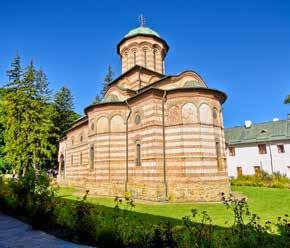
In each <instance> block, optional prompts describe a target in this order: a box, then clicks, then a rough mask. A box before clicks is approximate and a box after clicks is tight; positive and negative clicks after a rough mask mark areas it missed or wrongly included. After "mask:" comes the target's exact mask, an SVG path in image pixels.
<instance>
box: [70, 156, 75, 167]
mask: <svg viewBox="0 0 290 248" xmlns="http://www.w3.org/2000/svg"><path fill="white" fill-rule="evenodd" d="M70 165H71V166H73V165H74V156H73V155H71V156H70Z"/></svg>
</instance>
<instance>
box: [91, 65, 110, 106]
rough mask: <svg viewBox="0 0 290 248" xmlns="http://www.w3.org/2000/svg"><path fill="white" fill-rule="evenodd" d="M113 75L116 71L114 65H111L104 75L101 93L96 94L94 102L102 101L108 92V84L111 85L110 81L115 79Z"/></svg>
mask: <svg viewBox="0 0 290 248" xmlns="http://www.w3.org/2000/svg"><path fill="white" fill-rule="evenodd" d="M113 76H114V73H113V70H112V66H111V65H109V67H108V72H107V74H106V76H105V77H104V81H103V85H102V90H101V94H100V95H99V94H97V95H96V97H95V99H94V101H93V104H96V103H100V102H102V101H103V100H104V97H105V94H106V92H107V89H108V85H109V83H111V82H112V81H113Z"/></svg>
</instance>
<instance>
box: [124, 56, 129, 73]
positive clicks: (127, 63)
mask: <svg viewBox="0 0 290 248" xmlns="http://www.w3.org/2000/svg"><path fill="white" fill-rule="evenodd" d="M125 61H126V65H125V68H126V71H127V70H128V68H129V61H128V53H127V52H126V53H125Z"/></svg>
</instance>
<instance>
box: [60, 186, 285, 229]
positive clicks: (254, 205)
mask: <svg viewBox="0 0 290 248" xmlns="http://www.w3.org/2000/svg"><path fill="white" fill-rule="evenodd" d="M232 190H233V191H236V192H239V193H242V194H243V195H245V196H246V197H247V198H248V203H249V207H250V211H251V213H256V214H258V216H260V217H261V220H262V223H263V222H264V221H265V220H270V221H272V222H276V220H277V217H278V216H284V215H285V214H290V190H289V189H276V188H262V187H261V188H259V187H247V186H233V187H232ZM59 196H61V197H63V198H67V199H71V200H75V199H77V198H78V196H77V192H76V190H74V189H72V188H61V189H60V191H59ZM88 202H91V203H94V204H98V205H100V206H106V207H113V206H114V205H115V204H114V201H113V199H112V198H103V197H93V196H89V197H88ZM191 209H197V210H198V211H199V212H201V211H203V210H206V211H207V212H208V214H209V216H210V217H211V219H212V220H213V224H215V225H218V226H228V225H229V224H232V220H233V217H232V213H230V212H229V211H230V210H227V209H226V208H225V206H224V205H222V204H219V203H209V204H198V203H169V204H168V203H164V204H162V203H152V204H150V203H141V202H140V203H139V202H137V203H136V207H135V208H134V210H133V211H136V212H138V213H145V214H149V215H151V216H152V217H154V218H155V217H156V218H157V219H158V216H159V217H160V216H162V217H169V218H173V219H181V218H182V217H184V216H186V215H190V210H191ZM227 223H228V224H227Z"/></svg>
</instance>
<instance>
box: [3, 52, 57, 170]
mask: <svg viewBox="0 0 290 248" xmlns="http://www.w3.org/2000/svg"><path fill="white" fill-rule="evenodd" d="M7 75H8V78H9V81H8V84H7V85H6V87H5V88H6V91H7V93H6V94H5V96H4V100H3V109H4V112H5V113H4V122H3V123H4V141H5V149H4V151H5V157H6V159H7V161H8V162H10V163H11V164H12V165H13V167H14V168H15V169H16V170H17V171H18V172H20V171H23V172H25V170H26V169H27V168H28V167H31V166H32V167H34V168H39V167H40V166H41V165H42V164H43V163H44V161H46V160H50V159H52V156H53V154H54V153H55V149H56V147H55V146H54V144H53V143H52V142H51V139H52V138H53V137H55V136H56V128H55V126H54V123H53V121H52V120H53V117H54V108H53V107H52V104H51V103H50V102H49V99H50V95H49V92H50V91H49V89H48V81H47V77H46V75H45V74H44V73H43V72H42V71H41V70H36V69H35V68H34V65H33V63H32V62H31V63H30V64H29V66H28V67H27V69H26V70H25V72H24V74H22V69H21V66H20V58H19V56H16V58H15V59H14V61H13V62H12V65H11V69H10V70H8V71H7Z"/></svg>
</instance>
